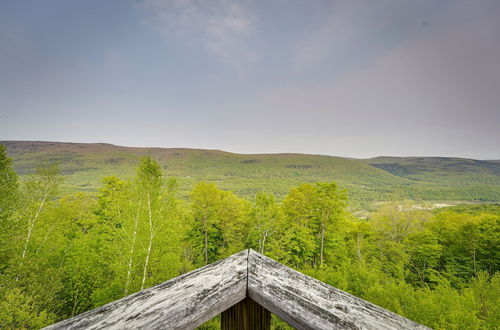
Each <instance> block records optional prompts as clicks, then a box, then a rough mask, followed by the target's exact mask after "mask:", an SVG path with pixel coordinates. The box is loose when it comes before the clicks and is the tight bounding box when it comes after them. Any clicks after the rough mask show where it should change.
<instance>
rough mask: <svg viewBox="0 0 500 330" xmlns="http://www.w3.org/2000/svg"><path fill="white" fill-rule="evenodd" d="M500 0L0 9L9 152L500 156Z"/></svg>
mask: <svg viewBox="0 0 500 330" xmlns="http://www.w3.org/2000/svg"><path fill="white" fill-rule="evenodd" d="M499 17H500V1H498V0H418V1H415V0H343V1H336V0H330V1H321V0H314V1H305V0H302V1H298V0H266V1H262V0H242V1H230V0H107V1H102V0H85V1H68V0H44V1H40V0H3V1H1V2H0V140H43V141H63V142H89V143H91V142H104V143H112V144H117V145H125V146H145V147H153V146H154V147H188V148H203V149H220V150H225V151H231V152H238V153H281V152H296V153H309V154H324V155H336V156H343V157H355V158H368V157H374V156H381V155H386V156H387V155H392V156H455V157H465V158H476V159H500V19H499Z"/></svg>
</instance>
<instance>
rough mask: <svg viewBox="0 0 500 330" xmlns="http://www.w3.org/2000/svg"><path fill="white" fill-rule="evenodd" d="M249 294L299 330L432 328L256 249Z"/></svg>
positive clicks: (250, 260) (251, 258) (251, 262)
mask: <svg viewBox="0 0 500 330" xmlns="http://www.w3.org/2000/svg"><path fill="white" fill-rule="evenodd" d="M248 295H249V296H250V298H252V299H253V300H255V301H256V302H257V303H259V304H261V305H262V306H263V307H264V308H266V309H267V310H269V311H270V312H272V313H274V314H276V315H277V316H279V317H280V318H281V319H283V320H284V321H286V322H287V323H289V324H290V325H292V326H294V327H296V328H297V329H428V328H426V327H424V326H422V325H420V324H418V323H415V322H413V321H411V320H408V319H406V318H404V317H401V316H399V315H397V314H394V313H392V312H389V311H387V310H385V309H383V308H381V307H379V306H376V305H374V304H371V303H369V302H367V301H365V300H362V299H360V298H357V297H355V296H353V295H350V294H348V293H346V292H344V291H341V290H338V289H336V288H334V287H331V286H329V285H327V284H325V283H323V282H320V281H318V280H316V279H313V278H312V277H309V276H307V275H304V274H301V273H299V272H297V271H295V270H293V269H291V268H289V267H286V266H284V265H282V264H280V263H278V262H276V261H274V260H272V259H269V258H267V257H265V256H263V255H261V254H259V253H257V252H255V251H253V250H250V252H249V255H248Z"/></svg>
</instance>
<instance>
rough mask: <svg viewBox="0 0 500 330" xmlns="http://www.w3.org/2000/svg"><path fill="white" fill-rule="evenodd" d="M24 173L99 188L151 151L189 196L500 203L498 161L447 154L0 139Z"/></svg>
mask: <svg viewBox="0 0 500 330" xmlns="http://www.w3.org/2000/svg"><path fill="white" fill-rule="evenodd" d="M0 144H3V145H5V146H6V148H7V152H8V154H9V157H11V158H12V159H13V161H14V168H15V170H16V172H17V173H18V174H19V175H20V176H21V177H24V176H25V175H28V174H30V173H32V172H33V171H34V170H35V169H36V167H37V166H40V165H41V164H44V163H54V162H55V163H58V164H59V165H60V167H61V169H62V172H63V174H64V175H65V181H64V182H65V183H64V190H65V192H74V191H90V192H92V191H95V190H96V189H97V188H98V187H99V185H100V182H101V180H102V178H103V177H105V176H108V175H115V176H118V177H120V178H122V179H128V178H131V177H132V176H133V175H134V171H135V166H136V165H137V163H138V161H139V158H140V157H141V156H142V155H146V154H149V155H151V156H152V157H154V158H155V159H156V160H157V161H158V162H159V164H160V165H161V166H162V168H163V169H164V173H165V175H166V176H173V177H177V178H178V179H179V183H180V188H181V192H182V193H183V195H184V196H185V195H186V194H187V192H188V191H189V190H190V189H191V188H192V186H193V184H195V183H196V182H198V181H210V182H215V183H217V185H218V186H219V187H220V188H222V189H226V190H232V191H234V192H236V193H237V194H239V195H241V196H244V197H248V198H251V197H252V196H253V195H254V194H255V192H257V191H259V190H264V191H269V192H273V193H275V194H276V195H278V196H284V195H285V194H286V193H287V191H288V190H289V189H290V188H291V187H293V186H296V185H299V184H301V183H304V182H317V181H332V180H333V181H336V182H337V183H339V185H340V186H341V187H343V188H345V189H347V191H348V193H349V196H350V199H351V202H352V205H353V207H354V208H355V209H358V208H361V207H366V206H367V205H369V204H370V203H372V202H375V201H384V200H390V199H414V200H427V201H450V200H453V201H469V202H498V201H500V162H498V161H482V160H473V159H461V158H443V157H404V158H400V157H377V158H371V159H348V158H341V157H333V156H322V155H306V154H250V155H249V154H235V153H229V152H224V151H219V150H200V149H182V148H132V147H121V146H115V145H111V144H102V143H95V144H86V143H63V142H40V141H36V142H32V141H0Z"/></svg>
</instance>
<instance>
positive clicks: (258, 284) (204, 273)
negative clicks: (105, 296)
mask: <svg viewBox="0 0 500 330" xmlns="http://www.w3.org/2000/svg"><path fill="white" fill-rule="evenodd" d="M247 297H248V299H245V298H247ZM244 299H245V301H250V302H251V303H252V304H254V305H255V306H254V307H256V306H258V305H257V304H255V302H256V303H258V304H260V305H261V306H262V307H263V308H254V309H252V311H253V312H251V313H247V312H245V310H244V308H246V307H248V306H246V305H245V304H239V305H237V304H238V303H239V302H241V301H243V300H244ZM252 300H253V301H252ZM234 305H237V306H235V307H234V308H232V309H230V308H231V307H233V306H234ZM242 308H243V309H242ZM228 309H230V310H229V311H227V312H226V317H227V316H229V315H233V314H234V315H240V316H242V317H243V318H245V317H252V318H254V320H252V321H251V322H254V324H261V325H263V328H267V327H268V326H269V323H268V321H269V313H268V312H267V311H270V312H272V313H274V314H276V315H278V316H279V317H280V318H282V319H283V320H284V321H286V322H288V323H289V324H290V325H292V326H294V327H296V328H297V329H427V328H426V327H424V326H423V325H420V324H418V323H415V322H413V321H410V320H408V319H406V318H404V317H401V316H399V315H397V314H394V313H392V312H389V311H387V310H385V309H383V308H381V307H379V306H376V305H374V304H371V303H369V302H367V301H364V300H362V299H360V298H357V297H355V296H353V295H350V294H348V293H346V292H344V291H341V290H338V289H336V288H334V287H331V286H329V285H327V284H325V283H323V282H320V281H318V280H316V279H313V278H312V277H309V276H306V275H304V274H301V273H299V272H297V271H295V270H293V269H291V268H289V267H286V266H284V265H282V264H280V263H278V262H276V261H274V260H272V259H269V258H267V257H265V256H263V255H261V254H259V253H257V252H255V251H253V250H245V251H241V252H239V253H237V254H234V255H232V256H230V257H228V258H226V259H223V260H220V261H218V262H216V263H214V264H211V265H208V266H205V267H203V268H200V269H197V270H195V271H192V272H190V273H187V274H184V275H182V276H179V277H177V278H174V279H172V280H170V281H167V282H165V283H162V284H160V285H157V286H154V287H152V288H149V289H146V290H143V291H140V292H137V293H135V294H133V295H130V296H127V297H125V298H122V299H120V300H117V301H115V302H112V303H110V304H107V305H105V306H102V307H100V308H97V309H94V310H91V311H88V312H86V313H83V314H80V315H77V316H75V317H73V318H70V319H67V320H64V321H61V322H59V323H56V324H54V325H52V326H49V327H47V328H46V329H104V328H106V329H194V328H196V327H197V326H199V325H201V324H203V323H204V322H206V321H208V320H210V319H211V318H213V317H215V316H216V315H218V314H220V313H222V312H224V311H226V310H228ZM266 310H267V311H266ZM234 315H233V316H234ZM226 321H228V319H227V318H226ZM233 321H234V322H236V323H237V324H239V323H241V322H243V323H242V324H244V325H245V324H249V323H250V320H247V321H249V322H246V321H245V320H236V319H234V320H232V321H231V322H233ZM240 321H241V322H240ZM229 323H230V322H229ZM229 323H228V325H229V327H232V325H231V324H229ZM226 328H227V327H226Z"/></svg>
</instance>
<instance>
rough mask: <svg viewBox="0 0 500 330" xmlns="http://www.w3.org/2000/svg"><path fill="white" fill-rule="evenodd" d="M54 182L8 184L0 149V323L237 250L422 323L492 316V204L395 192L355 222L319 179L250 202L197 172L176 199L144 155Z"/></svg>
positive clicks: (499, 239)
mask: <svg viewBox="0 0 500 330" xmlns="http://www.w3.org/2000/svg"><path fill="white" fill-rule="evenodd" d="M60 183H61V175H60V174H59V172H58V168H57V167H56V166H53V165H52V166H42V167H40V168H39V169H38V170H37V171H36V173H34V174H33V175H31V176H30V177H29V178H28V179H26V180H24V181H22V182H20V183H19V182H18V179H17V176H16V175H15V173H14V171H13V170H12V164H11V162H10V160H9V159H8V158H7V157H6V155H5V150H4V149H3V148H1V147H0V184H1V186H0V193H1V195H0V223H1V231H0V249H1V250H0V252H1V256H0V328H6V329H10V328H40V327H42V326H45V325H48V324H51V323H53V322H55V321H57V320H61V319H64V318H67V317H70V316H73V315H76V314H78V313H81V312H83V311H85V310H88V309H91V308H95V307H97V306H100V305H103V304H105V303H107V302H110V301H113V300H116V299H118V298H120V297H123V296H125V295H127V294H131V293H133V292H136V291H139V290H141V289H143V288H145V287H149V286H152V285H154V284H157V283H160V282H163V281H165V280H168V279H170V278H173V277H175V276H178V275H179V274H182V273H185V272H188V271H190V270H192V269H195V268H198V267H200V266H203V265H205V264H207V263H211V262H214V261H216V260H218V259H221V258H224V257H226V256H228V255H231V254H233V253H235V252H237V251H239V250H242V249H244V248H253V249H255V250H257V251H259V252H261V253H264V254H266V255H268V256H270V257H271V258H274V259H276V260H278V261H280V262H282V263H284V264H286V265H288V266H291V267H293V268H295V269H298V270H299V271H301V272H304V273H306V274H308V275H311V276H313V277H315V278H318V279H319V280H321V281H324V282H326V283H329V284H331V285H333V286H335V287H337V288H340V289H342V290H345V291H348V292H350V293H352V294H354V295H356V296H359V297H361V298H364V299H366V300H369V301H371V302H373V303H375V304H378V305H380V306H383V307H384V308H387V309H389V310H392V311H394V312H396V313H399V314H401V315H404V316H406V317H408V318H410V319H413V320H415V321H417V322H420V323H423V324H425V325H428V326H430V327H434V328H440V329H483V328H492V329H493V328H495V327H497V326H498V324H500V320H499V315H500V303H499V295H500V275H499V274H498V270H499V265H500V256H499V252H498V246H500V233H499V231H500V206H498V205H480V206H459V207H452V208H446V209H443V210H440V211H433V212H431V211H428V210H422V209H419V208H418V207H415V205H412V204H411V203H402V202H398V203H393V204H386V205H385V206H384V207H382V208H380V210H378V212H376V213H374V214H372V216H371V217H370V218H369V219H359V218H356V217H354V216H353V215H351V214H350V213H349V212H348V199H347V194H346V192H345V191H344V190H342V189H340V188H339V187H338V186H337V184H336V183H333V182H327V183H306V184H301V185H298V186H297V187H295V188H292V189H290V191H289V192H288V194H287V195H286V196H285V197H284V198H282V199H279V198H278V197H276V196H275V195H273V194H272V193H265V192H260V193H258V194H256V195H255V197H254V198H253V200H252V201H248V200H245V199H242V198H240V197H238V196H237V195H235V194H234V193H232V192H229V191H223V190H221V189H219V188H218V187H217V186H216V185H215V184H213V183H204V182H200V183H198V184H196V185H195V186H194V188H193V189H192V190H191V191H190V193H189V196H188V198H187V199H185V198H180V197H179V185H178V182H177V180H176V179H174V178H169V179H167V178H165V177H164V176H163V174H162V169H161V167H160V166H159V165H158V163H157V162H156V161H155V160H154V159H153V158H151V157H149V156H146V157H143V158H142V159H141V161H140V163H139V164H138V166H137V168H136V173H135V177H134V178H133V179H130V180H122V179H119V178H117V177H114V176H109V177H106V178H105V179H104V180H103V181H102V184H101V186H100V188H99V191H98V193H97V194H96V195H95V196H91V195H84V194H81V193H80V194H70V195H65V196H61V194H60V193H58V188H59V187H60ZM213 326H215V323H214V322H212V323H210V322H209V323H208V324H206V325H205V326H204V327H205V328H210V327H213ZM273 326H274V327H275V328H284V327H286V325H284V324H283V323H282V322H281V321H279V320H277V319H274V320H273Z"/></svg>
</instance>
